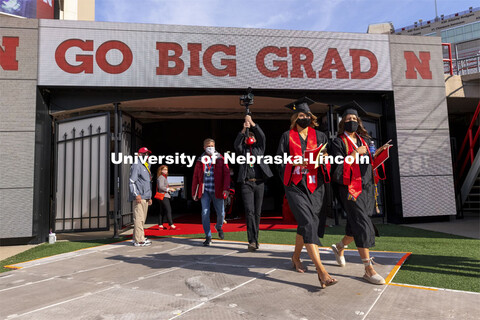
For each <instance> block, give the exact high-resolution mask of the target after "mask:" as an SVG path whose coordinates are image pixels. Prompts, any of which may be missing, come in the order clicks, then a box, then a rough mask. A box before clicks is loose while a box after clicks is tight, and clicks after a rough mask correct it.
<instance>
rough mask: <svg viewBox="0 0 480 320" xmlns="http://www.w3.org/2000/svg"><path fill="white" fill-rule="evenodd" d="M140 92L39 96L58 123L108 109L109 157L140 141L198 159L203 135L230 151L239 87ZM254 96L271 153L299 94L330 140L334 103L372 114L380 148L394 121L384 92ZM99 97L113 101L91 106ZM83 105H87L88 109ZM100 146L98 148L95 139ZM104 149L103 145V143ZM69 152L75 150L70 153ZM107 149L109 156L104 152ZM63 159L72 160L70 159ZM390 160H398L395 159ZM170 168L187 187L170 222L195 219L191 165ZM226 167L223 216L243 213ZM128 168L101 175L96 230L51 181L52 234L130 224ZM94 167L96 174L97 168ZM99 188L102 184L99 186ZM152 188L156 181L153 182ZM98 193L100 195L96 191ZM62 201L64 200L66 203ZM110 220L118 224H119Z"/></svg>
mask: <svg viewBox="0 0 480 320" xmlns="http://www.w3.org/2000/svg"><path fill="white" fill-rule="evenodd" d="M138 91H142V90H130V89H126V90H122V92H121V93H120V92H119V91H118V89H112V90H103V92H99V91H96V90H91V89H88V90H86V89H85V90H78V89H65V88H63V89H60V88H57V89H48V91H44V97H45V93H47V94H46V95H47V97H48V99H49V101H50V114H51V116H52V117H53V119H54V121H55V122H56V123H62V122H65V121H67V122H68V121H75V119H85V117H87V118H88V117H94V116H96V115H100V114H107V115H108V118H109V132H110V134H111V138H110V143H109V146H108V149H109V153H110V154H112V153H113V154H119V153H122V154H124V155H133V154H134V153H135V152H136V151H137V150H138V149H139V148H140V147H141V146H145V147H147V148H148V149H150V150H152V152H153V155H156V156H162V155H163V156H166V155H172V156H175V155H180V154H182V153H184V154H185V155H187V156H191V155H193V156H197V157H198V156H200V155H201V154H202V153H203V140H204V139H205V138H213V139H214V140H215V142H216V149H217V151H218V152H220V153H221V154H224V153H226V152H235V151H234V147H233V143H234V141H235V138H236V136H237V134H238V132H239V131H240V130H241V129H242V126H243V122H244V117H245V108H244V107H243V106H241V105H240V104H239V96H240V95H241V94H243V92H241V91H239V90H237V91H234V92H221V90H215V91H209V92H208V91H206V92H202V91H199V90H195V92H188V93H187V92H177V93H175V92H170V94H165V92H162V93H161V96H160V97H158V96H156V97H155V95H158V90H156V93H153V94H152V92H142V93H143V98H138V97H136V95H138ZM170 91H173V90H170ZM115 93H117V94H118V95H119V98H120V99H118V100H117V99H113V96H115ZM134 93H135V94H134ZM254 93H255V98H254V104H253V105H252V106H250V111H251V112H252V118H253V120H254V121H255V122H256V123H258V124H259V125H260V126H261V128H262V130H263V131H264V133H265V135H266V141H267V143H266V150H265V154H266V155H275V154H276V151H277V147H278V142H279V140H280V137H281V135H282V133H283V132H285V131H287V130H288V129H289V126H290V117H291V111H290V110H289V109H287V108H285V107H284V106H285V105H286V104H288V103H290V102H293V101H294V100H296V99H297V98H299V97H302V96H308V97H310V98H311V99H313V100H314V101H316V103H315V104H313V105H311V106H310V108H311V110H312V112H313V113H314V114H315V115H316V116H317V117H318V118H319V123H320V127H318V128H317V129H318V130H320V131H322V132H324V133H325V134H327V137H329V138H330V139H331V138H333V137H334V135H335V134H336V124H337V123H338V121H339V117H338V116H337V115H336V114H335V112H334V109H335V108H336V106H338V105H342V104H345V103H348V102H350V101H352V100H355V101H357V102H358V103H359V104H360V105H362V107H364V108H365V109H366V110H367V111H368V112H369V116H368V117H367V118H365V119H363V120H364V124H365V126H366V128H367V130H368V131H369V133H370V135H371V136H372V137H373V139H374V140H375V141H376V142H377V145H379V144H380V143H381V142H382V141H383V139H382V136H384V135H387V134H388V136H392V135H391V132H389V133H387V132H386V131H385V130H383V131H382V129H383V128H387V127H388V128H389V130H392V126H391V125H389V126H387V125H386V123H387V122H388V121H391V122H390V123H394V116H393V115H394V113H393V105H390V104H389V101H392V100H393V99H390V100H389V99H388V96H389V94H388V93H379V92H372V93H368V92H352V93H345V92H320V91H316V92H311V91H310V92H298V91H291V92H285V91H260V90H255V91H254ZM149 95H150V97H149ZM145 96H147V97H145ZM102 100H107V101H108V100H110V101H109V102H107V103H97V104H93V103H94V102H98V101H102ZM85 104H91V105H88V106H85ZM82 105H83V106H82ZM62 106H63V107H62ZM384 114H388V115H390V117H381V115H384ZM56 139H58V137H57V138H56ZM99 145H101V143H100V142H99ZM94 146H95V145H94ZM105 147H107V146H106V145H105ZM78 148H82V150H84V149H88V146H87V145H85V146H80V144H79V143H77V144H75V142H74V143H73V145H72V146H71V149H67V150H68V152H67V153H68V154H71V153H72V151H73V149H77V153H78ZM54 149H55V148H54ZM62 150H63V149H62ZM60 154H61V152H59V151H58V150H57V151H56V152H55V156H54V158H55V160H56V161H55V164H54V167H53V170H54V176H55V179H57V180H61V179H64V180H65V178H66V176H65V177H62V174H61V172H60V171H61V169H62V168H64V167H63V166H61V165H59V163H60V162H61V161H62V159H61V157H60ZM73 154H75V152H74V151H73ZM104 154H105V155H106V154H107V152H105V153H104ZM82 158H83V156H82ZM63 160H64V161H67V162H70V161H71V160H69V159H67V158H64V159H63ZM109 160H110V159H109ZM164 161H165V160H164ZM73 162H74V164H73V165H71V166H70V168H73V171H74V172H76V171H80V170H81V168H80V167H79V166H80V161H76V164H75V160H73ZM164 164H165V163H164ZM160 165H161V164H153V165H152V167H151V171H152V175H153V181H156V173H157V169H158V168H159V166H160ZM393 165H395V162H394V163H393ZM397 165H398V162H397ZM168 166H169V178H172V179H173V180H175V181H176V182H175V183H183V184H184V188H183V189H182V190H181V191H180V192H176V193H175V194H174V197H173V200H172V211H173V214H174V219H175V217H178V216H179V215H182V216H185V215H187V216H189V217H191V218H193V219H195V218H198V221H199V223H200V211H201V209H200V208H201V205H200V202H195V201H193V200H192V195H191V184H192V181H191V180H192V176H193V169H194V168H193V167H189V166H188V165H186V164H172V165H168ZM229 166H230V167H231V168H232V169H233V170H234V176H233V179H234V181H235V183H234V184H232V187H233V188H234V189H235V190H236V191H237V192H236V193H235V199H234V201H233V207H232V209H231V212H230V213H228V214H227V216H226V218H227V220H228V219H230V218H233V217H242V216H243V205H242V199H241V193H240V192H239V191H240V186H239V184H238V183H237V182H236V179H237V174H238V165H236V164H231V165H229ZM65 167H68V165H65ZM129 167H130V165H129V164H120V165H115V164H113V163H112V162H111V161H109V165H108V169H107V170H108V175H105V179H107V180H108V181H107V182H106V189H108V191H107V192H106V193H108V201H105V205H104V207H105V211H106V213H107V212H108V215H106V221H105V222H104V223H103V224H102V225H100V223H98V224H94V227H93V228H92V225H91V223H89V224H88V228H87V227H86V226H87V223H86V221H87V218H88V219H89V220H88V221H90V220H91V216H92V212H87V211H88V210H89V209H81V210H77V209H74V208H77V207H82V208H83V207H87V208H88V206H87V205H86V206H83V202H84V201H85V204H87V203H88V202H89V201H90V200H89V199H78V196H77V199H76V200H75V199H70V198H72V197H74V195H75V194H78V192H75V190H72V191H71V192H68V191H65V192H64V193H62V192H60V193H59V192H58V186H60V185H62V186H63V185H69V182H68V181H66V180H65V181H64V182H63V183H62V182H58V181H53V182H52V183H53V185H54V190H55V189H56V190H57V191H56V192H53V193H52V199H53V201H54V203H56V204H57V205H53V206H52V207H53V208H54V210H53V211H54V212H52V217H51V222H50V227H53V230H55V231H56V232H75V231H87V230H88V231H90V230H95V229H108V228H110V226H113V227H114V228H115V229H116V231H117V229H121V228H124V227H126V226H128V225H129V224H131V223H132V221H133V220H132V216H133V214H132V213H133V207H132V204H131V202H129V201H128V180H129V179H128V175H129ZM92 168H93V167H92ZM93 169H94V168H93ZM271 169H272V172H273V173H274V177H273V178H272V179H269V180H268V181H267V182H266V183H265V194H264V201H263V210H262V216H271V217H273V216H277V217H278V216H280V217H281V216H282V205H283V195H284V191H283V184H282V182H281V180H280V178H279V177H278V174H277V170H276V168H275V166H274V165H271ZM98 170H99V171H100V166H99V169H98ZM390 170H391V169H390ZM397 170H398V168H397ZM90 171H91V170H90ZM94 171H95V170H94ZM387 174H388V172H387ZM75 178H76V180H75ZM69 179H73V180H74V181H77V183H79V181H82V184H83V180H84V179H86V178H84V177H83V175H80V176H78V177H75V173H74V174H73V177H72V178H69ZM99 186H100V183H99ZM98 188H99V189H100V187H98ZM383 188H384V186H382V187H381V189H382V194H383ZM154 189H155V184H153V190H154ZM80 191H83V186H82V187H80ZM82 193H83V194H86V196H87V197H88V195H90V194H91V192H82ZM83 197H85V195H83ZM98 198H102V197H101V196H98ZM105 200H106V199H105ZM69 201H70V202H71V203H70V205H65V202H67V203H68V202H69ZM79 201H80V202H79ZM102 201H103V200H102ZM90 202H91V201H90ZM60 203H63V206H62V205H60ZM380 205H381V210H382V212H381V215H382V216H385V214H386V212H387V211H389V209H388V208H387V203H386V201H384V200H383V199H382V200H381V201H380ZM70 208H71V210H70ZM100 208H101V205H100V204H98V207H97V209H93V211H94V215H97V216H100V212H101V210H100ZM335 208H336V205H335V203H334V202H333V196H332V195H331V194H329V195H328V196H327V197H325V203H324V209H323V210H325V211H326V213H327V214H328V215H329V216H331V217H336V218H337V219H339V218H341V216H342V214H341V213H338V208H337V209H335ZM90 210H91V209H90ZM392 211H393V210H392ZM158 212H159V208H158V205H157V204H154V205H153V206H151V207H150V208H149V213H148V218H147V223H154V224H156V223H157V222H158ZM115 217H116V218H117V219H115ZM65 221H67V223H65ZM114 222H118V223H117V225H115V223H114Z"/></svg>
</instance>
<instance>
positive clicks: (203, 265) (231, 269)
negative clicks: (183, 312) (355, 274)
mask: <svg viewBox="0 0 480 320" xmlns="http://www.w3.org/2000/svg"><path fill="white" fill-rule="evenodd" d="M169 242H174V243H176V244H183V245H188V246H192V247H202V248H203V245H202V242H200V241H195V240H193V239H172V238H171V239H169ZM209 249H213V250H212V253H211V254H209V253H201V254H192V253H191V252H190V251H186V252H185V253H184V254H180V255H172V254H170V253H168V252H165V253H153V254H147V255H145V256H141V257H132V256H124V255H116V256H111V257H107V259H110V260H117V261H123V262H125V263H131V264H142V265H144V266H147V267H149V268H151V269H163V268H168V267H167V265H171V263H172V262H177V261H178V266H180V267H181V268H182V269H188V270H192V271H206V270H208V269H209V268H210V267H209V266H213V267H214V266H215V265H218V266H219V268H215V271H214V272H221V273H223V274H227V275H232V276H239V275H241V276H245V277H250V278H257V279H264V280H268V281H273V282H277V283H281V284H286V285H292V286H297V287H300V288H303V289H305V290H307V291H309V292H318V291H319V290H320V283H319V281H318V280H317V282H315V283H312V284H305V283H298V282H292V281H288V280H282V279H278V278H274V277H271V276H270V274H268V273H263V272H256V271H252V270H251V268H264V269H278V270H291V271H292V272H296V271H294V269H293V268H292V263H291V260H290V258H291V256H292V252H281V251H268V250H263V249H262V250H261V251H260V252H261V253H262V255H257V256H248V257H242V256H233V255H225V254H222V253H218V254H215V253H214V250H215V249H229V250H232V251H233V250H239V254H242V253H247V252H248V250H246V249H243V248H235V247H233V248H232V247H230V246H222V245H221V244H220V243H219V242H217V243H216V244H215V245H214V246H212V247H210V248H209ZM260 252H259V253H260ZM265 253H267V256H265ZM222 260H223V261H222ZM159 261H165V266H162V265H161V264H159ZM216 261H218V264H217V263H215V262H216ZM178 266H177V267H178ZM239 269H241V270H239ZM310 270H312V268H311V267H310V268H309V271H307V273H311V271H310ZM313 272H314V273H316V271H313ZM330 274H331V275H332V276H333V274H332V273H330Z"/></svg>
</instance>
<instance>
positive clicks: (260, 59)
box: [256, 47, 288, 78]
mask: <svg viewBox="0 0 480 320" xmlns="http://www.w3.org/2000/svg"><path fill="white" fill-rule="evenodd" d="M270 53H271V54H274V55H276V56H277V57H281V58H285V57H286V56H287V48H286V47H281V48H279V47H265V48H262V49H261V50H260V51H259V52H258V53H257V57H256V63H257V69H258V71H260V73H261V74H263V75H264V76H266V77H269V78H278V77H281V78H287V77H288V62H287V61H286V60H273V62H272V64H273V66H274V67H275V68H276V69H275V70H270V69H268V68H267V67H266V66H265V57H266V56H267V55H268V54H270Z"/></svg>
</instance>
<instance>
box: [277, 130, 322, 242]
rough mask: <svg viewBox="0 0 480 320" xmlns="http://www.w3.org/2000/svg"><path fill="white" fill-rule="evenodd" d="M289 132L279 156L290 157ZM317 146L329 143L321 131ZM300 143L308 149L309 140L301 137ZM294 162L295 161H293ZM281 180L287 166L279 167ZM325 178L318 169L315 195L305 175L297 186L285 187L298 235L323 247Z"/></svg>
mask: <svg viewBox="0 0 480 320" xmlns="http://www.w3.org/2000/svg"><path fill="white" fill-rule="evenodd" d="M289 132H290V130H289V131H286V132H284V133H283V135H282V137H281V138H280V143H279V144H278V150H277V155H281V156H282V157H283V154H284V153H286V154H288V155H290V148H289ZM315 132H316V134H317V145H320V144H322V143H326V142H327V136H326V135H325V134H323V133H322V132H320V131H316V130H315ZM307 139H308V137H307ZM300 143H301V145H302V152H303V151H305V149H306V148H307V140H303V139H302V136H300ZM292 160H293V159H292ZM278 171H279V174H280V179H281V180H282V182H283V174H284V171H285V164H283V163H282V164H281V165H279V166H278ZM323 179H324V177H323V174H322V170H321V169H320V168H318V175H317V181H318V182H317V188H316V189H315V191H314V192H313V193H310V191H309V190H308V187H307V176H306V175H303V177H302V180H301V181H300V182H299V183H298V184H297V185H295V184H294V183H293V182H291V183H290V185H289V186H285V185H284V187H285V196H286V197H287V200H288V204H289V206H290V209H291V210H292V213H293V215H294V217H295V220H297V224H298V227H297V234H299V235H301V236H302V237H303V241H304V242H305V243H307V244H308V243H314V244H316V245H321V243H320V240H319V239H318V238H319V237H320V238H323V234H324V232H325V221H326V218H327V217H326V215H322V216H321V215H320V211H321V209H322V204H323V197H324V195H325V186H324V180H323Z"/></svg>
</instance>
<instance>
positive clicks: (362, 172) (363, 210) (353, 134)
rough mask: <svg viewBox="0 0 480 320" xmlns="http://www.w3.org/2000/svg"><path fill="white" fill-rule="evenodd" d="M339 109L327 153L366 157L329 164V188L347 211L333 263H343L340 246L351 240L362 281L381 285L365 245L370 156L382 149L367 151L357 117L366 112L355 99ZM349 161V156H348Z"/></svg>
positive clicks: (371, 188) (370, 242) (370, 207)
mask: <svg viewBox="0 0 480 320" xmlns="http://www.w3.org/2000/svg"><path fill="white" fill-rule="evenodd" d="M338 111H340V112H343V115H342V120H341V121H340V123H339V129H338V134H337V137H336V138H335V140H334V141H333V143H332V145H331V146H330V155H331V156H333V157H336V156H342V157H343V158H344V159H345V157H347V155H350V156H352V157H354V158H355V157H357V155H358V159H359V160H360V157H361V156H365V157H368V158H366V160H367V159H368V161H364V162H367V163H362V161H358V163H357V162H353V163H351V164H348V163H347V162H344V163H343V164H335V165H334V166H333V167H332V182H333V189H334V191H335V194H336V196H337V199H338V200H339V201H340V204H341V206H342V208H343V210H345V212H346V213H347V226H346V228H345V236H344V237H343V239H342V240H341V241H340V242H338V243H336V244H334V245H332V250H333V252H334V254H335V258H336V260H337V263H338V264H339V265H340V266H342V267H343V266H345V257H344V256H343V253H344V249H345V248H346V247H347V245H348V244H349V243H351V242H352V241H355V245H356V246H357V248H358V253H359V254H360V257H361V258H362V261H363V264H364V266H365V275H364V276H363V277H364V279H365V280H367V281H369V282H371V283H373V284H385V279H384V278H383V277H382V276H380V275H379V274H378V273H376V271H375V270H374V268H373V265H372V258H370V253H369V248H371V247H374V246H375V234H376V229H375V227H374V225H373V223H372V220H371V219H370V215H372V214H373V213H374V210H375V205H376V200H375V192H376V190H375V184H376V179H378V177H375V175H376V174H377V173H376V172H374V170H373V168H372V163H373V159H374V158H375V156H376V155H378V154H379V153H380V152H381V151H382V150H383V149H384V148H385V146H383V147H382V148H379V149H378V150H377V151H376V152H375V154H370V151H369V149H368V146H369V144H370V136H369V135H368V132H367V131H366V130H365V128H364V126H363V123H362V120H361V119H360V116H365V115H366V114H367V113H366V112H365V110H363V108H361V107H360V106H359V105H358V104H356V103H355V102H352V103H351V104H349V105H346V106H344V107H342V108H339V109H338V110H337V112H338ZM352 160H353V159H352Z"/></svg>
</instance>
